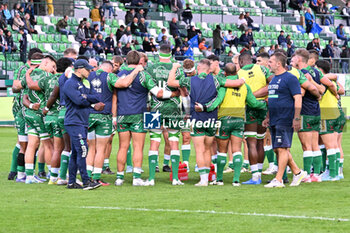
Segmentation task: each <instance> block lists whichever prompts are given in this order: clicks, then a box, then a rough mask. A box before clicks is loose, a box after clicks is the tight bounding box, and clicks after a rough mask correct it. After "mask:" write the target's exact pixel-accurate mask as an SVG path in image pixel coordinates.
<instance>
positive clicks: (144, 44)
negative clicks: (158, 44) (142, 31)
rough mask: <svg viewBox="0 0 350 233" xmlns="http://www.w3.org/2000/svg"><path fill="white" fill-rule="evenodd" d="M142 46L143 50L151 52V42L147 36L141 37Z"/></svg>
mask: <svg viewBox="0 0 350 233" xmlns="http://www.w3.org/2000/svg"><path fill="white" fill-rule="evenodd" d="M142 47H143V50H144V51H145V52H153V51H152V46H151V42H150V41H149V38H148V37H145V38H143V42H142Z"/></svg>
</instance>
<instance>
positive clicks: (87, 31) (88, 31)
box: [84, 21, 91, 39]
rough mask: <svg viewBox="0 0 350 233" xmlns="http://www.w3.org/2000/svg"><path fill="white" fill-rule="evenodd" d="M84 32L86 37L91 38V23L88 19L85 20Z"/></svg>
mask: <svg viewBox="0 0 350 233" xmlns="http://www.w3.org/2000/svg"><path fill="white" fill-rule="evenodd" d="M84 33H85V38H86V39H89V38H91V24H90V22H88V21H86V22H85V27H84Z"/></svg>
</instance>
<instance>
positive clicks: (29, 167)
mask: <svg viewBox="0 0 350 233" xmlns="http://www.w3.org/2000/svg"><path fill="white" fill-rule="evenodd" d="M25 168H26V176H33V175H34V164H32V163H26V165H25Z"/></svg>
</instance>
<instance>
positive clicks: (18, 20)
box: [12, 13, 24, 32]
mask: <svg viewBox="0 0 350 233" xmlns="http://www.w3.org/2000/svg"><path fill="white" fill-rule="evenodd" d="M20 28H24V22H23V21H22V19H21V17H20V16H19V14H18V13H17V14H16V16H15V18H14V19H13V24H12V29H13V30H14V31H17V32H18V31H19V29H20Z"/></svg>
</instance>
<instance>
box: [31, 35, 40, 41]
mask: <svg viewBox="0 0 350 233" xmlns="http://www.w3.org/2000/svg"><path fill="white" fill-rule="evenodd" d="M32 39H33V40H34V41H36V42H39V35H38V34H32Z"/></svg>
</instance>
